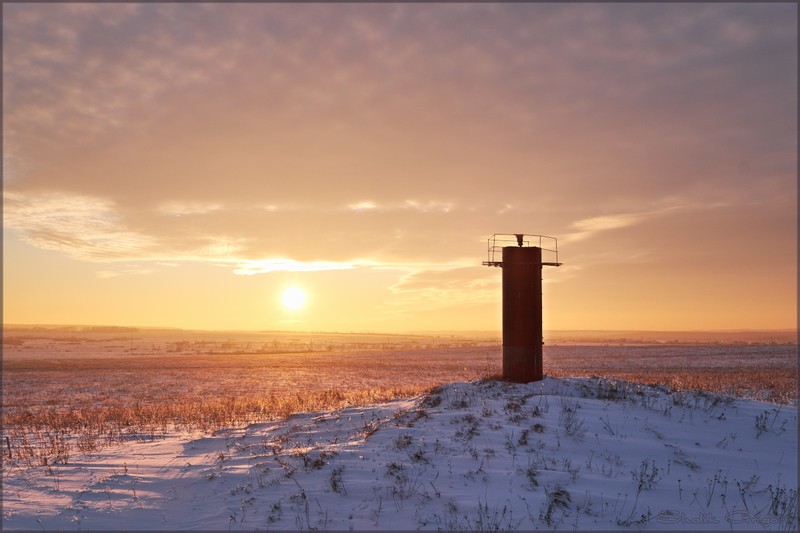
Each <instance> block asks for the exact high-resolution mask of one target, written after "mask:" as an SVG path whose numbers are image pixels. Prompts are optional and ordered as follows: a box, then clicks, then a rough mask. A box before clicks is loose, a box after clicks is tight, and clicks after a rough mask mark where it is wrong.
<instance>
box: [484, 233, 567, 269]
mask: <svg viewBox="0 0 800 533" xmlns="http://www.w3.org/2000/svg"><path fill="white" fill-rule="evenodd" d="M506 246H520V247H530V246H536V247H537V248H541V250H542V265H546V266H561V263H560V262H559V261H558V239H556V238H555V237H550V236H547V235H531V234H528V233H495V234H494V235H492V236H491V237H489V239H488V249H487V260H486V261H484V262H483V265H485V266H500V267H501V266H503V261H502V259H503V248H505V247H506ZM498 257H499V260H498Z"/></svg>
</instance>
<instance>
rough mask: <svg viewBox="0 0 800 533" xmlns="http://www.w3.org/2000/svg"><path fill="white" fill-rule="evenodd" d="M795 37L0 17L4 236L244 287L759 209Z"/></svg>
mask: <svg viewBox="0 0 800 533" xmlns="http://www.w3.org/2000/svg"><path fill="white" fill-rule="evenodd" d="M794 20H796V7H795V6H791V5H772V6H758V5H747V4H741V5H739V4H737V5H706V4H702V5H677V4H645V5H634V4H620V5H615V4H608V5H599V4H598V5H589V4H564V5H557V4H465V5H456V4H432V5H426V4H415V5H401V4H370V5H358V6H351V5H346V4H314V5H311V4H301V5H291V6H285V5H281V4H247V5H215V4H202V5H198V4H185V5H184V4H124V5H123V4H100V5H97V6H91V7H90V6H88V5H87V6H84V5H82V4H80V5H79V4H58V5H53V6H50V5H47V6H45V5H42V4H9V5H6V6H4V82H5V84H6V85H5V91H4V98H5V99H4V103H3V106H4V119H5V125H4V126H5V130H4V140H3V142H4V162H3V164H4V185H5V190H6V193H7V195H8V196H6V197H4V201H5V202H6V209H7V213H6V223H7V224H8V225H9V226H10V227H13V228H15V229H17V230H18V231H20V233H21V234H22V235H23V236H24V238H25V239H26V242H28V243H29V244H32V245H34V246H38V247H42V248H46V249H52V250H60V251H62V252H64V253H67V254H69V255H71V256H72V257H77V258H81V259H86V260H91V261H130V260H134V259H136V260H138V259H142V260H147V261H151V260H152V261H156V260H157V261H163V262H173V263H174V262H176V261H177V262H180V261H203V262H211V261H215V262H217V264H220V265H225V266H226V267H228V268H231V269H234V270H237V271H238V272H240V273H256V272H267V271H274V269H277V268H285V269H300V268H309V269H313V268H323V267H324V268H328V267H330V268H338V267H339V266H342V265H357V266H358V265H362V263H358V262H357V261H358V258H369V260H371V261H375V262H376V263H378V264H386V265H401V264H406V265H408V264H413V263H419V264H422V263H427V264H433V263H437V262H438V263H441V264H449V263H450V262H452V261H459V260H460V259H461V258H465V257H475V261H476V262H479V261H480V260H481V258H482V255H483V253H484V250H485V248H484V247H483V245H482V244H481V242H483V241H485V238H486V237H487V236H488V235H491V234H492V233H494V232H495V231H497V230H505V229H507V228H508V229H511V230H513V231H526V232H541V233H545V234H551V235H558V236H560V238H561V239H562V240H563V241H564V242H567V243H570V244H574V245H578V244H581V245H583V244H587V243H589V242H590V241H591V238H593V237H596V236H599V235H603V234H609V233H610V232H612V231H614V230H620V229H624V228H634V227H637V226H642V225H643V224H644V223H646V222H647V221H649V220H652V219H654V218H658V217H664V216H666V215H667V211H661V210H662V209H663V208H664V205H663V204H662V203H663V199H664V198H668V197H680V198H682V199H685V200H683V201H685V203H687V204H697V205H711V204H713V203H714V202H720V201H723V202H730V203H736V202H739V203H742V202H749V201H753V200H752V199H753V198H758V199H760V200H759V201H763V202H764V203H765V204H770V203H773V202H775V201H776V197H777V196H783V195H784V194H783V193H782V192H781V193H777V192H776V191H785V190H787V187H795V186H796V185H795V180H796V113H795V112H793V110H795V111H796V89H797V87H796V42H797V34H796V26H795V25H794V24H793V23H792V21H794ZM784 201H785V200H784ZM659 202H662V203H659ZM576 219H578V220H577V221H576ZM276 258H278V259H276ZM281 261H283V262H281ZM302 265H307V267H303V266H302Z"/></svg>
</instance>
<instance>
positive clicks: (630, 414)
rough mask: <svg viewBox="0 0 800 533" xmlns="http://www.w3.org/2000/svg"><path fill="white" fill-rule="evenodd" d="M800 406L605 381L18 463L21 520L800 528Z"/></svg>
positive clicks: (436, 398) (75, 525) (458, 386)
mask: <svg viewBox="0 0 800 533" xmlns="http://www.w3.org/2000/svg"><path fill="white" fill-rule="evenodd" d="M797 467H798V465H797V411H796V408H794V407H788V406H780V405H777V404H771V403H763V402H758V401H755V400H748V399H742V398H732V397H728V396H724V395H719V394H712V393H705V392H687V391H672V390H668V389H666V388H654V387H646V386H640V385H635V384H629V383H626V382H621V381H614V380H608V379H596V378H553V377H547V378H546V379H545V380H544V381H543V382H538V383H532V384H527V385H512V384H506V383H501V382H496V381H488V380H483V381H472V382H458V383H451V384H448V385H445V386H442V387H439V388H437V389H434V390H433V391H432V392H430V393H428V394H425V395H422V396H418V397H416V398H413V399H408V400H397V401H393V402H389V403H385V404H381V405H372V406H366V407H350V408H346V409H343V410H339V411H332V412H319V413H313V414H300V415H295V416H293V417H291V418H290V419H288V420H286V421H282V422H274V423H264V424H254V425H249V426H246V427H240V428H231V429H228V430H223V431H217V432H215V433H213V434H206V435H202V434H200V433H194V434H192V433H190V432H188V431H186V432H183V433H176V434H172V435H165V436H160V437H158V436H156V437H155V438H153V439H151V440H139V441H132V442H128V443H124V444H118V445H113V446H108V447H104V448H102V449H100V450H98V451H95V452H93V453H83V454H81V453H77V454H73V455H72V456H71V457H70V460H69V462H67V463H66V464H49V465H35V464H33V465H29V464H24V463H22V462H15V463H6V464H5V465H4V472H3V474H4V480H3V529H8V530H20V529H24V530H39V531H40V530H84V531H85V530H123V529H125V530H180V529H184V530H186V529H193V530H248V531H265V530H280V529H284V530H286V529H290V530H299V529H302V530H311V529H316V530H339V531H341V530H389V529H401V530H416V529H422V530H479V531H486V530H520V531H521V530H537V529H545V530H547V529H557V530H592V529H594V530H623V531H631V530H633V531H636V530H640V529H647V530H670V531H673V530H693V531H697V530H734V531H739V530H757V531H781V530H785V531H786V530H788V531H793V530H796V529H797V525H798V524H797V484H798V480H797Z"/></svg>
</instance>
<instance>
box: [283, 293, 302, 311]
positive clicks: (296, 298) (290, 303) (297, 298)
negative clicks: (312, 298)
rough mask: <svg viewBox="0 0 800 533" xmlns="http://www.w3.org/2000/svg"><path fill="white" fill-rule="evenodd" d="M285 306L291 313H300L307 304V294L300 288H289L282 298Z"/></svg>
mask: <svg viewBox="0 0 800 533" xmlns="http://www.w3.org/2000/svg"><path fill="white" fill-rule="evenodd" d="M281 301H282V302H283V306H284V307H285V308H286V309H289V310H290V311H298V310H300V309H302V308H303V306H304V305H305V304H306V293H305V292H304V291H303V289H301V288H299V287H289V288H288V289H286V290H285V291H283V295H282V296H281Z"/></svg>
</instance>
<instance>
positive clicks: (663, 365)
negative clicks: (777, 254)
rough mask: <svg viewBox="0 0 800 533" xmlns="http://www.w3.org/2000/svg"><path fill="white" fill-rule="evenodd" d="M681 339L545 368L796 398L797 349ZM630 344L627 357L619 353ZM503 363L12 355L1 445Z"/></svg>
mask: <svg viewBox="0 0 800 533" xmlns="http://www.w3.org/2000/svg"><path fill="white" fill-rule="evenodd" d="M681 350H683V351H675V352H674V353H672V352H669V350H667V351H666V352H664V349H662V350H660V351H659V350H646V349H643V351H638V352H637V351H622V350H619V349H616V350H615V349H614V348H602V347H600V348H597V347H595V348H582V349H575V348H567V347H549V348H548V349H547V350H546V352H545V361H544V364H545V372H546V373H547V374H548V375H551V376H564V377H567V376H570V377H572V376H604V377H612V378H620V379H625V380H630V381H638V382H643V383H650V384H662V385H667V386H671V387H674V388H676V389H678V390H691V389H701V390H706V391H712V392H724V393H729V394H735V395H749V396H754V395H755V396H758V395H761V396H760V397H762V398H763V399H769V400H772V401H778V402H782V403H792V402H794V401H796V399H797V389H796V383H797V369H796V361H795V359H794V357H791V354H788V355H789V356H787V355H786V354H784V355H783V356H776V355H774V354H772V352H769V351H767V352H765V354H762V355H763V356H762V357H760V358H758V359H757V360H755V361H752V360H750V359H749V358H746V359H744V360H741V361H738V363H736V361H733V362H734V363H736V364H733V365H732V359H731V357H728V359H725V353H719V354H717V355H716V356H714V357H712V356H704V357H702V358H699V359H697V360H695V361H694V363H693V364H692V363H691V361H690V362H687V361H686V360H685V358H683V359H681V358H680V357H678V355H677V354H682V353H685V351H686V350H685V348H681ZM784 352H785V350H784ZM623 353H624V354H627V355H626V357H627V359H621V357H622V355H620V354H623ZM671 355H673V356H674V357H670V356H671ZM715 357H716V359H715ZM726 361H727V363H726ZM726 365H727V366H726ZM500 366H501V356H500V349H499V347H494V348H485V347H483V348H481V347H472V348H436V349H428V350H397V351H390V352H385V351H382V352H369V351H355V352H324V353H320V352H316V353H307V354H298V353H293V354H243V355H234V354H225V355H213V356H208V355H180V354H178V355H174V354H170V355H162V356H144V357H120V356H114V357H98V356H96V354H95V356H93V357H91V358H81V357H72V358H65V357H63V356H60V357H46V356H44V357H43V356H37V357H16V358H6V359H5V360H4V362H3V383H4V390H3V401H4V406H3V407H4V409H3V432H4V438H3V442H2V445H3V455H4V457H5V459H6V460H7V461H21V462H22V463H24V464H28V465H36V464H48V462H49V463H50V464H53V463H54V462H67V461H69V460H70V455H71V454H74V453H83V454H90V453H91V452H93V451H95V450H97V449H99V448H101V447H103V446H106V445H109V444H113V443H119V442H124V441H126V440H129V439H132V438H137V439H140V438H151V439H152V438H157V437H158V436H160V435H165V434H169V433H170V432H174V431H180V430H200V431H211V430H216V429H222V428H227V427H235V426H240V425H245V424H248V423H253V422H263V421H270V420H279V419H282V418H285V417H287V416H289V415H291V414H293V413H298V412H314V411H322V410H330V409H337V408H341V407H345V406H352V405H367V404H372V403H379V402H384V401H388V400H391V399H395V398H401V397H411V396H416V395H419V394H422V393H424V392H425V391H426V390H428V389H430V388H431V387H434V386H437V385H441V384H444V383H448V382H453V381H471V380H475V379H480V378H486V377H490V376H496V375H498V374H499V373H500Z"/></svg>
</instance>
